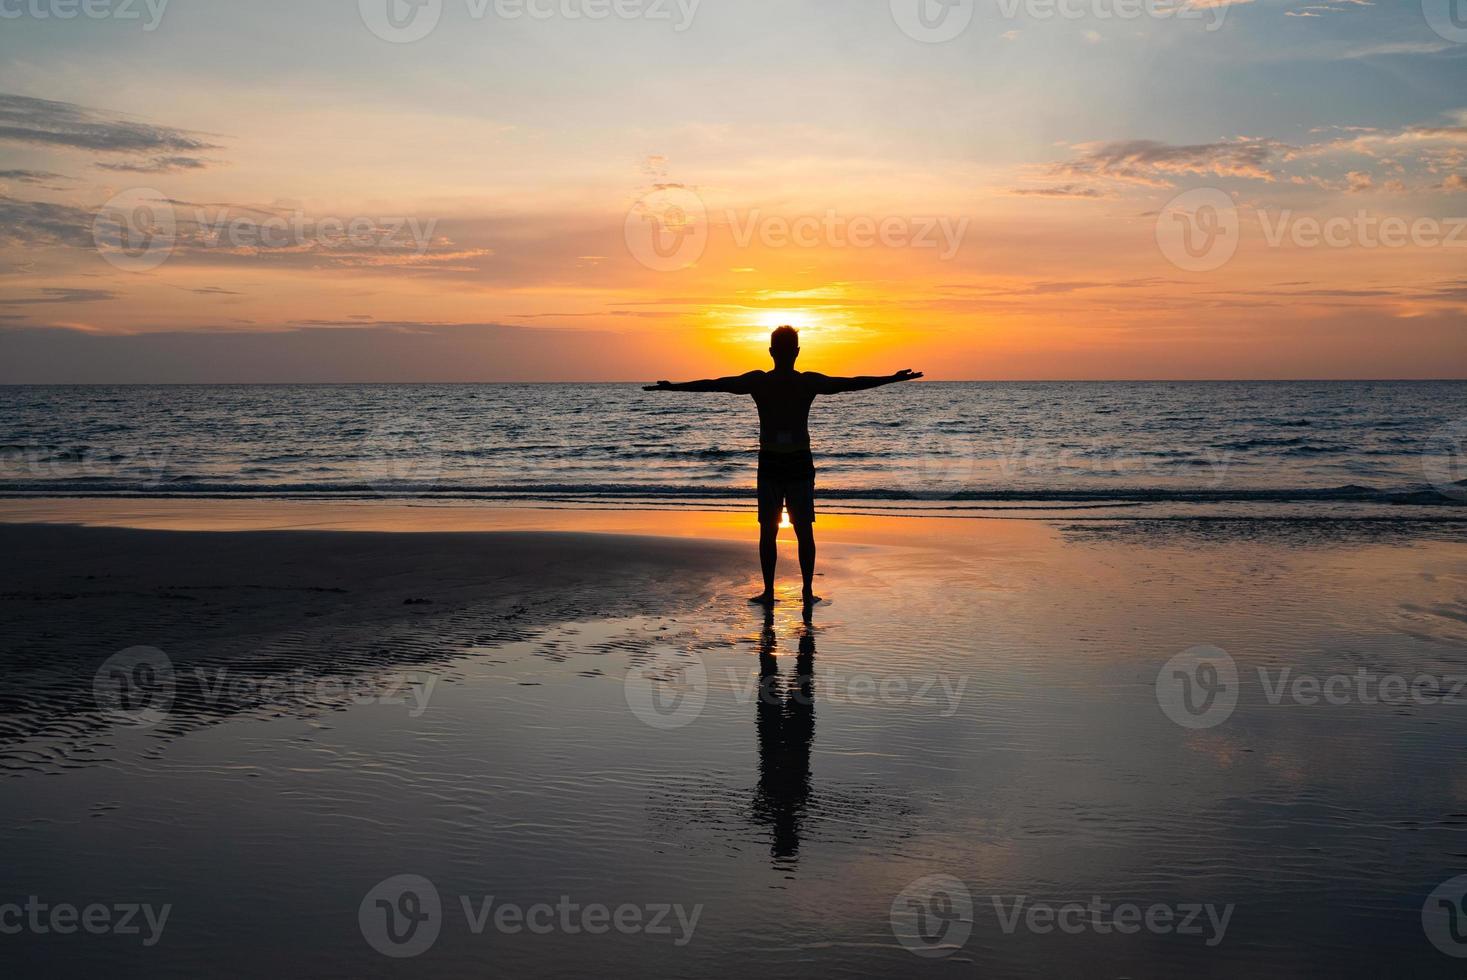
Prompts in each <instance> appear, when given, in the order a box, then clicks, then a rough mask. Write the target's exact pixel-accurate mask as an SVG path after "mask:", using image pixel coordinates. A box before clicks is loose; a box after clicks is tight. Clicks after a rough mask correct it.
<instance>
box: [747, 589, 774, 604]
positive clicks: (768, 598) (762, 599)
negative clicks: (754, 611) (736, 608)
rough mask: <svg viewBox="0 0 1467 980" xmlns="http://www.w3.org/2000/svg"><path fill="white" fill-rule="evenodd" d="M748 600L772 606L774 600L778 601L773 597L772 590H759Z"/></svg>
mask: <svg viewBox="0 0 1467 980" xmlns="http://www.w3.org/2000/svg"><path fill="white" fill-rule="evenodd" d="M749 601H750V602H757V603H759V605H761V606H772V605H774V604H775V603H776V602H778V601H779V600H778V599H776V598H775V597H774V593H773V592H761V593H759V594H758V595H756V596H754V597H753V598H751V599H750V600H749Z"/></svg>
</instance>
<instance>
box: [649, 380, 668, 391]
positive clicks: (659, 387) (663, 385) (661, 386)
mask: <svg viewBox="0 0 1467 980" xmlns="http://www.w3.org/2000/svg"><path fill="white" fill-rule="evenodd" d="M642 390H643V391H671V390H672V382H671V381H659V382H657V383H656V384H655V385H644V386H643V387H642Z"/></svg>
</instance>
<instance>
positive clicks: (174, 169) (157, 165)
mask: <svg viewBox="0 0 1467 980" xmlns="http://www.w3.org/2000/svg"><path fill="white" fill-rule="evenodd" d="M94 166H96V167H98V168H100V169H102V170H113V171H117V172H119V173H129V174H173V173H178V172H179V171H182V170H203V169H205V168H207V167H208V166H209V162H208V161H207V160H201V159H199V158H198V157H183V156H171V157H154V158H153V159H151V160H140V161H137V162H135V163H132V162H127V161H119V162H116V163H98V164H94Z"/></svg>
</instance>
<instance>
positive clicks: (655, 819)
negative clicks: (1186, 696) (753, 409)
mask: <svg viewBox="0 0 1467 980" xmlns="http://www.w3.org/2000/svg"><path fill="white" fill-rule="evenodd" d="M0 521H5V522H9V523H3V524H0V545H3V547H4V553H5V554H6V556H7V559H8V560H7V562H6V563H5V565H4V568H3V571H0V578H3V582H0V608H3V610H4V616H3V626H0V640H3V643H4V646H5V649H6V650H7V651H8V662H7V670H6V674H5V679H4V681H3V684H0V691H3V692H4V696H3V703H4V711H3V718H4V721H3V724H4V741H3V751H0V765H3V766H4V767H5V769H6V771H7V775H8V776H9V777H10V778H8V779H5V780H0V813H3V814H4V816H3V817H0V861H3V863H4V866H5V867H6V868H7V873H8V884H9V887H8V889H7V893H8V894H11V895H19V896H28V895H32V894H35V895H40V896H42V898H43V899H45V898H49V899H50V900H51V901H53V902H57V901H69V902H73V903H77V904H85V903H86V902H88V901H118V900H123V899H125V900H127V901H131V902H139V903H154V904H156V905H158V906H162V905H163V904H167V905H169V906H170V908H171V912H170V915H169V919H168V922H167V926H166V929H165V930H163V932H162V935H161V937H160V938H159V940H158V941H157V942H156V944H154V945H144V944H143V942H142V941H141V938H142V937H138V938H137V939H135V940H130V939H129V938H128V937H123V936H109V937H105V941H101V942H99V941H78V942H75V943H71V944H66V945H64V946H58V945H57V944H55V943H54V942H53V943H50V944H48V943H46V942H44V941H43V938H44V937H42V938H38V937H35V936H28V937H16V939H15V942H14V943H13V944H11V945H10V946H9V948H8V950H7V958H8V959H9V960H10V962H12V963H14V964H16V968H17V969H18V971H19V972H21V973H29V972H38V971H40V970H41V969H42V968H44V969H45V970H46V972H47V973H48V974H49V975H54V976H71V975H83V974H87V973H88V972H89V971H90V972H93V973H94V972H96V971H100V970H102V969H107V970H108V972H109V973H112V974H118V973H129V972H135V973H138V974H143V973H146V974H148V975H151V976H198V975H204V974H206V973H207V974H210V975H217V976H258V975H260V974H262V973H265V972H269V971H282V970H286V969H288V970H289V971H290V972H292V973H294V974H310V975H313V976H343V977H346V976H351V977H362V976H395V975H401V974H402V973H403V972H404V971H405V970H406V969H410V970H411V971H412V972H415V973H423V974H427V975H444V976H459V975H469V974H472V975H484V974H485V973H486V971H487V972H488V973H491V974H492V973H504V974H515V975H557V976H566V975H581V974H591V973H600V972H604V970H605V969H606V966H607V964H609V963H615V964H616V968H617V972H622V973H631V972H637V973H640V974H641V975H645V976H648V977H657V976H689V975H726V974H731V973H734V972H748V971H752V972H754V973H756V974H759V975H763V976H768V977H785V976H789V977H795V976H800V977H805V976H891V975H910V974H912V973H914V972H915V971H917V970H919V969H920V970H921V971H922V972H923V973H924V974H930V975H934V976H965V977H971V976H973V975H974V973H975V972H977V973H980V974H981V975H983V976H1018V975H1082V974H1083V975H1130V976H1163V975H1177V974H1179V973H1182V972H1186V973H1189V974H1193V975H1197V976H1236V975H1238V974H1239V973H1242V972H1245V971H1247V972H1256V971H1258V970H1261V969H1264V968H1265V967H1266V968H1267V970H1268V972H1269V974H1270V975H1273V976H1306V975H1320V974H1321V973H1330V974H1332V975H1384V974H1387V973H1396V974H1398V975H1403V974H1405V973H1411V972H1413V971H1414V973H1415V975H1422V976H1426V975H1437V974H1441V975H1449V974H1450V972H1451V969H1450V968H1451V967H1453V966H1454V965H1455V961H1454V960H1452V959H1450V958H1448V957H1447V956H1445V955H1444V954H1443V953H1442V952H1440V951H1439V950H1438V948H1437V946H1436V945H1434V944H1433V941H1432V930H1433V929H1434V928H1436V927H1437V926H1438V925H1440V924H1441V923H1440V922H1438V921H1437V920H1436V919H1433V918H1432V915H1435V914H1436V913H1435V912H1433V911H1432V910H1431V903H1430V902H1429V901H1428V898H1429V896H1431V894H1432V892H1433V889H1436V888H1437V887H1438V886H1439V885H1441V884H1442V883H1443V882H1446V881H1448V880H1449V879H1452V878H1453V877H1454V876H1456V875H1458V874H1461V873H1463V872H1464V871H1467V857H1464V854H1467V848H1464V846H1463V844H1462V838H1461V834H1462V832H1463V828H1464V827H1467V780H1464V779H1463V778H1462V777H1461V775H1460V770H1459V766H1458V765H1457V759H1458V756H1459V754H1460V746H1461V745H1462V744H1463V739H1464V737H1467V704H1464V703H1462V702H1467V693H1463V694H1460V695H1459V696H1458V698H1457V699H1456V703H1452V699H1450V698H1437V699H1435V700H1432V699H1424V700H1423V699H1414V700H1413V699H1412V698H1410V697H1404V698H1402V697H1386V698H1380V697H1379V696H1378V695H1379V694H1380V693H1381V691H1382V688H1381V686H1380V679H1381V678H1384V677H1400V678H1404V679H1407V681H1408V683H1409V682H1411V680H1412V679H1417V678H1420V677H1423V676H1429V677H1433V678H1436V679H1438V680H1439V681H1440V682H1441V684H1442V685H1443V687H1444V688H1448V689H1449V688H1450V686H1451V683H1452V682H1451V678H1453V677H1455V676H1457V675H1467V540H1464V537H1463V535H1462V532H1461V531H1460V529H1459V528H1457V527H1454V526H1451V525H1441V526H1434V525H1431V524H1423V523H1402V522H1391V521H1371V522H1319V523H1314V524H1311V523H1310V522H1299V521H1282V522H1265V521H1211V522H1197V521H1179V522H1166V521H1161V522H1137V521H1101V522H1068V523H1067V522H1064V521H1024V520H947V519H896V518H856V517H848V518H834V517H833V518H830V519H828V520H827V519H822V521H821V523H820V524H819V525H818V531H819V533H820V536H821V543H822V558H821V561H822V566H821V567H822V572H823V574H822V576H821V578H820V580H819V585H818V586H817V591H821V592H822V593H824V594H827V595H829V596H830V597H831V600H832V601H831V602H830V603H828V604H822V605H820V606H817V607H815V609H814V610H813V612H812V614H811V616H810V618H809V620H808V621H806V620H805V618H804V617H803V615H802V610H801V609H800V607H799V605H798V604H797V603H794V602H783V603H781V604H780V605H779V606H778V607H776V609H775V610H774V611H773V612H772V613H770V614H768V615H767V616H766V615H765V613H764V612H762V611H761V610H759V609H757V608H755V607H752V606H750V605H749V604H748V603H747V602H746V601H745V597H746V596H747V595H749V594H752V593H753V592H754V591H757V582H756V579H757V569H756V568H755V567H754V555H753V541H752V532H753V527H752V525H751V523H750V517H749V515H748V514H747V513H741V512H729V513H693V512H687V513H670V512H635V511H626V512H613V511H580V510H569V511H549V510H539V511H529V510H525V511H520V510H495V509H490V508H471V507H410V506H404V505H388V504H361V505H340V504H327V503H269V502H259V501H239V502H222V501H210V502H207V503H198V504H190V503H187V502H177V501H105V502H102V501H6V502H4V503H3V504H0ZM86 524H91V525H110V526H83V525H86ZM784 544H785V545H786V547H787V548H788V549H789V550H787V551H786V553H785V554H784V555H783V558H782V561H783V564H782V568H781V590H782V595H784V596H785V597H786V598H791V597H792V596H793V595H794V590H795V588H796V585H797V573H796V568H795V565H794V561H793V552H792V548H791V547H790V546H791V545H792V542H788V541H786V542H784ZM1203 645H1206V646H1210V647H1216V648H1220V650H1221V651H1225V652H1226V654H1227V655H1228V657H1229V658H1230V659H1231V661H1232V662H1233V663H1234V664H1235V667H1236V670H1237V680H1236V685H1235V687H1234V692H1233V693H1234V695H1235V696H1236V702H1237V703H1236V706H1235V707H1232V706H1228V705H1226V704H1223V705H1220V706H1216V705H1215V706H1213V707H1210V708H1208V709H1206V711H1204V712H1203V713H1202V714H1201V715H1197V714H1191V715H1182V716H1181V717H1182V718H1183V720H1184V722H1187V723H1185V724H1182V723H1178V722H1177V721H1176V720H1174V718H1173V715H1174V714H1175V712H1176V710H1177V704H1176V701H1175V699H1174V698H1173V697H1172V693H1174V692H1173V691H1172V689H1171V688H1170V687H1168V685H1169V684H1170V683H1171V682H1170V681H1169V680H1168V678H1169V677H1171V676H1172V675H1171V673H1170V672H1169V671H1170V668H1169V667H1168V664H1169V662H1170V661H1172V659H1173V658H1174V657H1176V656H1177V655H1178V654H1180V653H1182V652H1183V651H1185V650H1188V649H1190V648H1195V647H1198V646H1203ZM109 665H110V666H109ZM1281 671H1287V672H1288V673H1287V674H1281V673H1280V672H1281ZM1362 673H1363V674H1365V675H1366V676H1367V677H1369V678H1375V680H1374V681H1372V682H1371V683H1373V684H1374V685H1375V686H1374V688H1372V689H1371V690H1373V691H1374V693H1375V695H1377V696H1376V697H1375V698H1374V699H1373V700H1372V697H1371V696H1370V695H1369V693H1366V694H1359V693H1351V694H1348V695H1347V696H1344V697H1341V698H1334V699H1328V698H1321V697H1318V696H1315V697H1314V700H1313V703H1310V702H1309V698H1308V694H1309V691H1310V690H1311V689H1310V688H1309V687H1308V686H1307V685H1306V687H1305V688H1303V689H1302V693H1300V689H1297V688H1291V687H1289V685H1290V684H1291V683H1293V681H1294V680H1296V679H1297V678H1298V677H1299V676H1301V675H1302V676H1306V677H1309V678H1315V679H1317V680H1320V681H1322V682H1324V686H1325V688H1326V689H1328V690H1333V691H1335V692H1336V693H1339V692H1342V691H1346V690H1347V687H1348V690H1349V691H1358V688H1359V684H1358V683H1357V681H1356V680H1352V681H1351V682H1350V684H1349V685H1346V686H1341V685H1336V686H1334V687H1330V686H1329V682H1330V679H1331V678H1334V677H1338V676H1345V677H1348V678H1352V679H1357V678H1358V677H1359V676H1360V675H1361V674H1362ZM1196 676H1198V677H1200V676H1201V675H1200V674H1199V675H1196ZM1159 678H1160V681H1159ZM1281 678H1282V679H1281ZM1280 685H1282V690H1283V691H1284V694H1283V695H1282V696H1276V695H1277V694H1278V692H1279V690H1280V689H1281V688H1280ZM1367 686H1368V685H1367ZM1418 689H1420V690H1424V688H1418ZM1393 691H1394V689H1390V690H1388V691H1387V693H1388V694H1390V693H1393ZM1315 693H1316V695H1317V694H1318V692H1317V690H1316V692H1315ZM1223 700H1224V701H1226V700H1227V698H1226V697H1224V698H1223ZM1224 709H1226V710H1224ZM1169 711H1170V712H1172V714H1169ZM1198 722H1201V723H1200V724H1199V723H1198ZM399 875H414V876H420V877H421V878H422V879H426V880H427V881H428V882H431V887H432V889H433V891H434V893H435V894H436V896H437V897H438V900H439V902H440V909H441V911H440V921H439V922H438V923H437V928H436V933H435V935H434V936H433V937H432V939H431V941H430V942H428V943H427V944H426V945H425V946H423V948H421V949H415V950H414V951H415V952H416V953H417V954H418V955H417V956H416V957H415V958H413V959H411V960H408V961H406V962H404V961H402V960H398V959H395V958H392V957H389V956H385V955H383V954H382V953H381V952H379V949H380V947H382V946H383V945H386V946H388V948H393V946H392V943H391V941H390V940H384V938H383V929H384V928H385V926H384V925H383V923H384V922H385V919H382V920H381V921H378V919H377V918H374V916H379V915H380V913H379V912H378V911H377V907H376V906H375V904H374V901H369V900H368V899H372V898H373V896H377V895H379V893H378V892H377V891H376V889H378V888H379V886H380V885H381V883H383V882H384V881H389V880H391V879H394V878H395V876H399ZM932 876H943V878H944V881H945V882H946V884H943V885H942V887H944V888H947V889H948V890H949V893H947V894H946V897H945V898H942V899H941V900H940V901H935V902H934V900H933V896H932V889H933V887H934V886H933V884H932ZM392 887H397V886H392ZM415 887H419V888H420V890H421V886H420V885H419V886H415ZM389 890H390V889H389ZM490 896H493V899H492V907H494V908H498V907H503V906H505V905H506V904H508V905H510V906H517V907H518V908H520V909H521V910H524V909H530V908H533V907H535V906H537V905H548V906H552V907H555V908H557V912H556V914H555V924H554V925H553V927H552V928H551V929H550V930H549V931H548V932H546V933H545V934H540V933H539V932H537V931H534V930H530V929H528V928H525V927H523V926H521V927H520V928H515V927H514V925H513V923H514V921H515V920H514V917H513V915H512V914H511V915H510V916H509V918H508V919H507V920H505V921H506V923H508V924H503V923H501V924H500V925H496V924H495V923H496V921H497V920H495V919H493V917H492V916H491V918H490V919H488V920H484V919H482V918H476V914H477V911H480V910H482V909H483V908H484V904H483V903H484V902H485V900H486V899H488V898H489V897H490ZM1092 900H1094V901H1098V902H1101V903H1104V907H1105V908H1110V907H1113V906H1116V905H1126V904H1128V903H1130V904H1134V905H1137V906H1138V907H1140V908H1143V909H1145V908H1150V907H1153V906H1156V905H1164V906H1166V907H1167V908H1168V909H1170V910H1172V912H1171V913H1170V914H1172V915H1174V916H1175V921H1174V922H1173V924H1172V925H1173V927H1170V928H1167V927H1163V926H1160V925H1158V926H1157V927H1155V928H1143V929H1140V930H1139V931H1137V932H1136V933H1134V934H1129V933H1127V934H1118V933H1117V932H1116V931H1115V930H1104V931H1103V930H1102V929H1101V928H1098V927H1096V925H1095V924H1096V923H1100V924H1101V925H1104V924H1106V923H1107V922H1108V921H1110V919H1109V918H1108V917H1109V916H1111V913H1109V912H1100V913H1087V915H1086V917H1085V918H1084V919H1083V922H1084V923H1089V925H1086V926H1084V927H1082V928H1079V929H1078V930H1076V931H1074V932H1073V933H1071V932H1070V931H1066V930H1060V929H1058V928H1057V927H1054V926H1053V925H1051V926H1050V927H1049V928H1045V927H1044V921H1045V920H1044V917H1043V915H1042V914H1041V915H1040V916H1039V918H1038V919H1033V920H1031V919H1028V918H1025V917H1024V916H1023V915H1022V914H1021V915H1020V917H1019V918H1018V919H1017V920H1013V919H1011V918H1009V917H1008V916H1009V915H1010V912H1011V911H1012V910H1013V909H1014V908H1016V907H1020V908H1025V909H1028V908H1033V907H1034V905H1035V904H1039V905H1041V906H1042V905H1045V904H1046V903H1047V904H1048V905H1050V906H1055V907H1058V906H1060V905H1063V904H1064V903H1066V902H1076V901H1077V902H1080V903H1091V902H1092ZM566 902H569V903H571V904H575V905H577V906H578V907H582V906H587V905H592V906H594V905H598V904H599V905H605V906H607V907H608V908H610V909H616V908H618V907H623V906H635V907H636V909H638V910H641V911H639V913H638V914H639V915H640V916H641V917H642V918H641V919H640V920H639V921H640V922H641V926H638V927H634V926H632V925H630V924H629V923H631V921H632V920H631V918H629V917H627V918H624V921H623V922H622V925H621V926H618V927H616V928H610V929H609V930H608V931H607V932H606V933H605V934H593V931H594V930H590V929H586V928H582V926H584V923H579V924H578V922H579V920H576V918H575V916H576V914H578V913H572V912H567V911H564V908H565V905H566ZM1015 903H1019V905H1017V906H1016V904H1015ZM664 906H666V907H668V908H669V909H676V910H678V911H680V912H682V913H684V914H685V915H686V916H690V915H691V914H692V911H693V910H695V909H696V914H697V918H696V924H695V925H693V926H691V927H690V926H689V925H688V923H687V921H685V920H684V921H683V922H682V924H679V919H678V914H677V912H668V913H666V922H665V923H664V924H667V923H671V926H670V928H669V929H668V930H667V931H666V932H663V931H661V929H660V928H658V929H654V928H651V927H650V920H651V917H652V916H653V915H654V914H655V912H654V911H653V910H654V909H656V908H662V907H664ZM1194 906H1195V907H1196V908H1197V909H1198V910H1199V912H1198V915H1197V916H1196V918H1195V921H1194V922H1193V923H1192V926H1194V927H1195V931H1194V930H1193V929H1191V928H1189V929H1187V930H1183V929H1180V928H1176V926H1179V925H1180V921H1181V919H1182V918H1183V917H1185V916H1186V915H1187V914H1188V912H1189V910H1190V909H1192V908H1193V907H1194ZM1424 908H1426V909H1427V910H1428V914H1427V921H1426V922H1425V923H1424V922H1423V909H1424ZM1204 910H1205V911H1204ZM919 911H920V912H921V913H923V914H924V915H925V916H926V918H924V919H923V920H922V921H921V922H918V921H917V919H916V916H917V914H918V912H919ZM1209 912H1210V913H1212V914H1213V915H1214V918H1213V919H1212V920H1209V918H1208V913H1209ZM1224 913H1225V915H1226V919H1225V922H1226V924H1225V926H1219V925H1218V923H1219V922H1220V921H1222V920H1221V919H1220V918H1219V917H1220V916H1222V915H1223V914H1224ZM630 914H631V913H627V916H630ZM486 921H487V923H488V924H487V926H486V925H485V922H486ZM1075 921H1080V920H1075ZM1442 921H1444V920H1442ZM1015 922H1016V923H1017V924H1014V923H1015ZM1006 923H1007V925H1006ZM476 924H477V925H478V926H479V928H478V929H476ZM1072 924H1073V923H1072ZM425 935H426V934H425ZM52 938H55V937H52ZM76 938H77V939H78V940H84V939H91V940H95V939H96V937H76ZM929 940H930V941H929ZM7 942H10V940H8V939H7ZM914 950H915V952H914ZM398 951H399V952H400V951H401V950H400V949H399V950H398ZM918 954H920V955H918Z"/></svg>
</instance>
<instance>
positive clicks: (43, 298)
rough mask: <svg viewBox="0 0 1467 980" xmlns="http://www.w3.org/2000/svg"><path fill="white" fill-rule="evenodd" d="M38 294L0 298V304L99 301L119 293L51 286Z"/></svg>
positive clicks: (39, 304) (23, 304)
mask: <svg viewBox="0 0 1467 980" xmlns="http://www.w3.org/2000/svg"><path fill="white" fill-rule="evenodd" d="M40 292H41V295H39V296H19V297H16V298H14V299H0V306H44V305H49V304H52V303H100V302H102V301H104V300H109V299H116V298H117V297H118V296H119V295H120V294H119V293H116V292H114V291H112V290H110V289H79V288H72V287H59V286H53V287H48V288H46V289H42V290H41V291H40Z"/></svg>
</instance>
